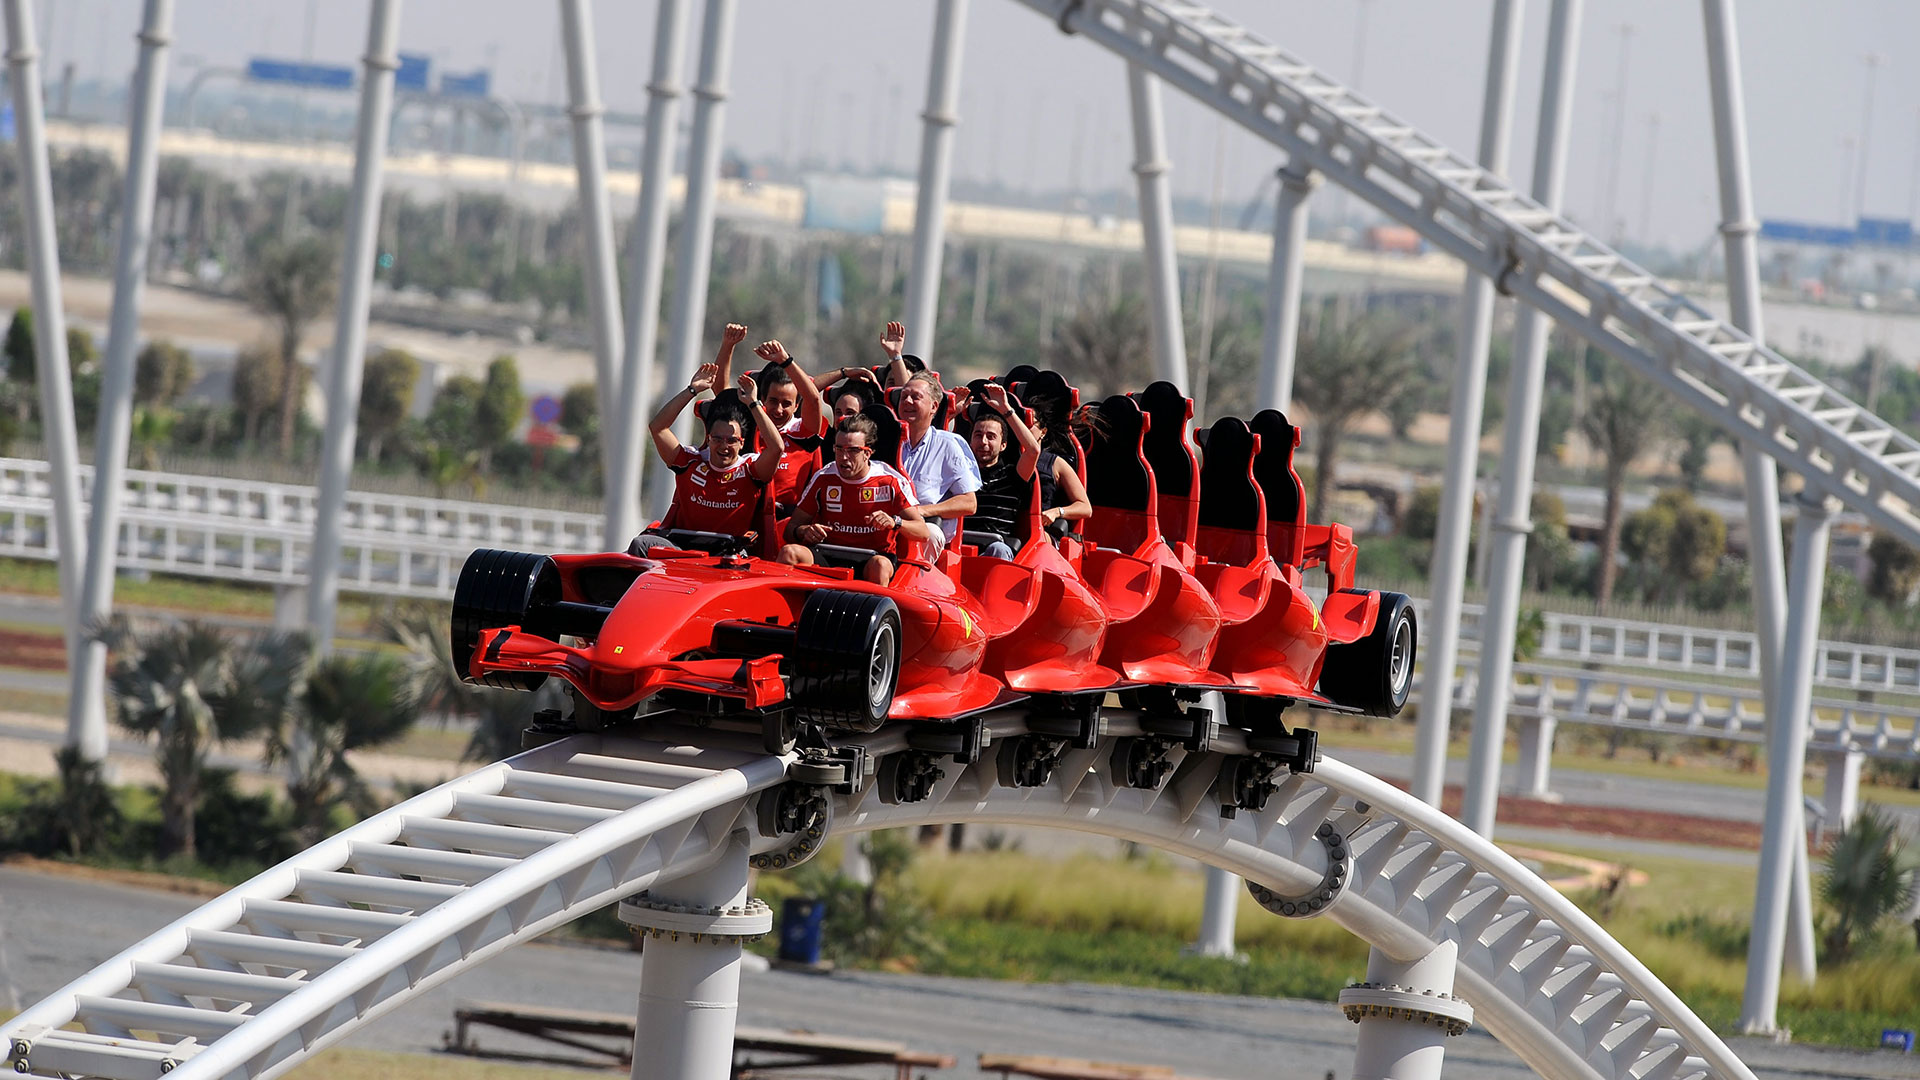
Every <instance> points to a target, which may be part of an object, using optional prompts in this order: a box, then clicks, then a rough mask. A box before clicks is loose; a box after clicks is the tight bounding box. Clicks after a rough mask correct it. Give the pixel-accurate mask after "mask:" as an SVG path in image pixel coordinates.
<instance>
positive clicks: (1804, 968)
mask: <svg viewBox="0 0 1920 1080" xmlns="http://www.w3.org/2000/svg"><path fill="white" fill-rule="evenodd" d="M1700 6H1701V13H1702V15H1703V17H1704V21H1705V26H1706V43H1707V84H1708V87H1709V90H1710V97H1711V100H1712V103H1713V134H1714V161H1715V166H1716V168H1717V171H1718V173H1719V177H1720V240H1721V248H1722V251H1723V254H1724V256H1725V258H1726V276H1727V321H1729V322H1731V323H1732V324H1733V325H1734V326H1736V327H1739V328H1740V329H1741V330H1744V331H1746V332H1747V334H1748V335H1749V336H1750V337H1752V338H1753V340H1754V341H1757V342H1765V341H1766V340H1767V331H1766V320H1765V317H1764V315H1763V309H1762V304H1761V293H1760V257H1759V253H1758V252H1757V251H1756V250H1755V245H1754V235H1755V234H1756V233H1758V232H1759V231H1760V223H1759V221H1757V220H1755V218H1754V216H1753V185H1752V182H1751V179H1750V171H1749V168H1748V161H1747V110H1746V95H1745V93H1744V92H1743V90H1742V88H1741V78H1740V45H1739V34H1738V31H1737V26H1738V24H1737V23H1736V22H1735V19H1734V12H1733V3H1732V0H1701V5H1700ZM1740 468H1741V472H1742V474H1743V475H1744V477H1745V486H1746V499H1747V563H1748V566H1749V567H1750V569H1751V575H1750V576H1751V577H1752V580H1753V613H1754V624H1755V637H1756V638H1757V639H1758V641H1759V654H1760V655H1759V660H1760V665H1759V666H1760V685H1762V686H1764V687H1766V688H1767V694H1766V699H1767V705H1766V711H1767V714H1768V719H1769V721H1771V720H1772V718H1773V717H1774V716H1776V715H1778V713H1779V711H1780V699H1779V696H1778V690H1777V687H1778V686H1779V680H1780V647H1781V645H1780V643H1781V637H1782V634H1783V627H1782V624H1783V622H1784V615H1783V612H1784V610H1785V608H1786V602H1787V599H1786V594H1787V580H1786V556H1785V554H1784V553H1783V552H1782V551H1781V549H1780V469H1779V467H1778V466H1777V465H1775V464H1774V463H1773V459H1772V458H1769V457H1768V456H1767V455H1766V454H1765V453H1764V452H1763V451H1762V450H1761V449H1760V448H1759V447H1757V446H1755V445H1753V444H1752V443H1749V442H1742V443H1741V444H1740ZM1804 818H1805V815H1804V813H1802V814H1801V816H1800V820H1799V821H1797V822H1796V823H1795V824H1794V825H1793V826H1792V828H1793V829H1794V830H1795V831H1796V832H1799V833H1804V832H1805V831H1806V829H1805V820H1804ZM1795 853H1796V854H1795V857H1794V871H1793V872H1794V875H1795V876H1796V877H1797V878H1799V879H1800V880H1798V881H1796V882H1795V884H1794V888H1793V902H1792V903H1791V904H1789V907H1788V916H1787V940H1788V948H1787V969H1788V970H1789V971H1791V972H1793V974H1794V975H1795V976H1796V977H1797V978H1799V979H1801V980H1802V981H1807V982H1810V981H1812V979H1813V977H1814V948H1813V911H1812V904H1811V903H1810V901H1809V897H1810V893H1811V889H1810V887H1809V883H1808V882H1807V880H1806V877H1807V872H1808V870H1807V858H1806V851H1805V848H1804V845H1802V846H1801V847H1799V848H1796V849H1795Z"/></svg>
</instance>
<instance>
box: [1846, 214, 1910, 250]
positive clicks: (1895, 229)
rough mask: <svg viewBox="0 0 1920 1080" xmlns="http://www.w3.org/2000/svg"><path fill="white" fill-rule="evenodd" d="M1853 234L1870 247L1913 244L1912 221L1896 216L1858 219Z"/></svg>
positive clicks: (1907, 245)
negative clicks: (1858, 221)
mask: <svg viewBox="0 0 1920 1080" xmlns="http://www.w3.org/2000/svg"><path fill="white" fill-rule="evenodd" d="M1853 232H1854V236H1855V237H1856V238H1858V239H1859V241H1860V242H1861V243H1863V244H1866V245H1868V246H1870V247H1891V248H1907V247H1912V246H1913V222H1911V221H1901V220H1900V219H1898V218H1867V217H1863V218H1861V219H1860V223H1859V224H1858V225H1857V226H1855V227H1854V230H1853Z"/></svg>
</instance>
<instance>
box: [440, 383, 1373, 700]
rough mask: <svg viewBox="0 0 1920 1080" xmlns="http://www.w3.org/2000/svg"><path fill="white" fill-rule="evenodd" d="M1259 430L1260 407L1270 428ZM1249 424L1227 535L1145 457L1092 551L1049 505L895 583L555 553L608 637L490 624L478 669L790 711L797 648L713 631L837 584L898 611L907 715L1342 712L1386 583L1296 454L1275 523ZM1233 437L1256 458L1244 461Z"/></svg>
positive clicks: (727, 563) (1193, 486) (784, 620)
mask: <svg viewBox="0 0 1920 1080" xmlns="http://www.w3.org/2000/svg"><path fill="white" fill-rule="evenodd" d="M1272 415H1274V416H1276V417H1277V416H1278V414H1277V413H1276V414H1272ZM1233 423H1234V424H1238V423H1239V422H1238V421H1233ZM1259 424H1260V420H1259V418H1256V424H1255V430H1258V428H1259ZM1279 424H1280V425H1282V427H1281V428H1279V429H1273V428H1271V425H1270V434H1269V436H1268V437H1269V439H1271V438H1273V437H1274V435H1273V434H1272V432H1273V431H1276V430H1277V431H1281V432H1284V435H1283V436H1282V437H1285V438H1288V439H1289V440H1290V441H1293V442H1295V443H1297V438H1298V436H1297V432H1295V431H1294V430H1293V429H1292V428H1290V427H1285V426H1284V425H1285V420H1284V418H1280V419H1279ZM1145 427H1146V419H1145V417H1142V418H1141V421H1140V429H1141V430H1142V431H1144V430H1145ZM1248 430H1249V429H1248V428H1247V426H1246V425H1244V424H1241V425H1239V427H1238V429H1237V432H1238V434H1236V433H1235V432H1228V433H1227V434H1226V435H1222V434H1220V431H1221V425H1218V424H1217V425H1215V428H1214V429H1213V432H1214V435H1213V438H1214V439H1215V440H1216V441H1215V443H1214V444H1211V445H1215V446H1217V447H1218V448H1219V454H1218V455H1217V456H1218V459H1219V461H1220V462H1222V463H1223V464H1222V465H1221V466H1220V468H1221V469H1223V470H1226V472H1225V474H1224V475H1222V476H1219V477H1216V478H1213V479H1212V480H1211V483H1212V484H1214V485H1216V486H1215V487H1214V488H1211V489H1210V490H1224V489H1226V488H1228V487H1230V486H1231V485H1233V484H1235V483H1239V482H1244V483H1245V485H1246V487H1247V488H1248V489H1250V490H1251V493H1252V495H1251V498H1252V502H1251V504H1247V505H1250V506H1251V507H1252V510H1251V511H1246V510H1245V509H1244V507H1243V512H1242V513H1241V516H1240V517H1238V518H1235V519H1233V521H1234V524H1233V525H1232V526H1230V527H1228V526H1220V525H1218V524H1212V525H1210V524H1208V523H1207V522H1208V520H1209V515H1207V514H1203V513H1202V511H1201V507H1200V506H1199V503H1198V500H1196V499H1190V498H1186V497H1181V496H1173V497H1167V498H1164V499H1159V498H1156V497H1155V492H1154V485H1153V483H1152V470H1151V469H1148V468H1147V465H1146V461H1145V459H1144V458H1142V459H1140V461H1139V465H1140V468H1141V471H1142V473H1143V474H1144V475H1145V477H1146V478H1147V479H1146V490H1145V498H1144V500H1142V501H1143V502H1144V506H1143V507H1141V506H1136V508H1134V509H1113V508H1107V507H1100V506H1099V505H1098V504H1097V503H1096V512H1095V516H1094V518H1093V519H1092V520H1090V521H1088V522H1087V523H1086V528H1085V542H1082V541H1081V540H1079V539H1068V540H1064V541H1062V542H1061V543H1060V544H1059V546H1058V547H1056V546H1055V545H1054V544H1053V543H1051V542H1049V541H1048V540H1047V539H1046V538H1045V535H1044V532H1043V531H1042V530H1041V529H1040V528H1039V524H1038V523H1039V518H1038V502H1037V497H1036V502H1035V506H1034V511H1033V515H1032V517H1031V519H1030V524H1031V526H1032V527H1031V528H1030V529H1029V533H1028V535H1029V536H1031V537H1033V539H1030V540H1029V541H1028V542H1026V543H1025V544H1024V545H1023V546H1022V547H1021V548H1020V550H1019V552H1018V553H1017V554H1016V556H1015V557H1014V558H1013V559H1011V560H1003V559H993V558H988V557H985V556H981V555H978V554H975V553H974V552H973V550H972V549H971V548H964V549H960V550H953V549H949V550H947V551H945V552H943V553H942V555H941V556H940V557H939V558H938V559H937V560H929V559H928V558H927V557H926V554H925V552H924V551H920V550H911V551H910V552H909V554H908V555H907V557H906V558H904V559H902V560H901V562H900V566H899V568H898V570H897V571H896V573H895V575H894V579H893V582H892V583H891V584H889V585H886V586H879V585H873V584H869V583H866V582H863V581H859V580H855V579H854V577H853V575H852V573H851V572H850V571H847V570H842V569H834V568H829V567H815V566H809V567H793V566H782V565H779V564H776V563H773V562H769V561H766V560H763V559H759V558H750V557H746V556H737V555H735V556H712V555H704V554H699V553H694V552H675V551H671V550H666V551H662V550H661V549H655V550H654V552H652V553H651V557H650V558H645V559H642V558H635V557H632V556H628V555H624V554H604V555H555V556H553V557H552V559H553V563H554V565H555V566H556V567H557V569H558V572H559V577H560V595H561V600H562V601H564V602H570V603H573V604H582V605H593V604H599V605H603V606H605V605H609V604H610V606H611V613H610V614H609V615H608V616H607V617H606V619H605V622H604V625H602V626H601V627H600V629H599V631H598V633H597V635H596V636H595V637H594V638H592V639H591V640H576V643H573V644H568V643H563V642H562V641H558V640H554V639H553V638H550V637H547V636H543V635H542V634H539V633H533V632H529V631H528V630H526V629H524V628H522V627H517V626H508V627H503V628H498V629H489V630H483V631H481V632H480V635H479V639H478V642H477V647H476V648H475V650H474V653H473V659H472V662H471V664H470V670H469V671H468V672H466V674H467V675H469V676H472V677H475V678H478V677H480V676H483V675H486V674H488V673H535V672H538V673H546V674H549V675H554V676H557V677H559V678H561V679H564V680H565V681H567V682H568V683H571V684H572V685H573V686H575V687H576V688H578V689H579V691H580V692H581V694H582V695H583V696H584V697H585V698H586V699H587V700H589V701H591V702H592V703H593V704H594V705H595V706H598V707H599V708H601V709H604V710H609V711H618V710H622V709H626V708H629V707H631V706H633V705H635V704H636V703H638V702H640V701H642V700H643V699H645V698H648V697H650V696H652V695H653V694H654V693H656V692H658V691H661V690H666V689H674V690H683V691H691V692H694V693H699V694H706V695H716V696H720V697H725V698H730V699H736V700H738V701H740V702H742V703H743V704H744V705H745V706H747V707H749V708H754V709H769V708H777V707H779V706H781V705H782V704H783V703H784V702H785V701H786V699H787V684H786V677H785V674H784V673H783V672H782V670H781V659H782V658H781V656H779V655H778V654H774V655H764V656H757V657H752V656H750V657H745V658H742V657H739V656H737V655H735V656H716V655H714V652H713V649H714V642H715V628H716V626H718V625H719V624H720V623H722V622H728V621H740V622H747V623H758V624H763V625H771V626H774V627H781V628H792V627H794V626H795V625H796V623H797V622H798V620H799V617H800V613H801V611H802V609H803V608H804V607H805V605H806V601H807V597H808V594H809V593H811V592H812V591H813V590H816V589H821V588H830V589H836V590H844V591H850V592H870V593H872V592H877V593H882V594H885V595H887V596H890V597H892V599H893V600H894V602H895V604H896V606H897V607H898V609H899V612H900V618H901V649H900V664H899V668H898V671H899V674H898V679H897V684H896V688H895V692H894V697H893V702H892V706H891V710H890V715H891V716H892V717H893V718H895V719H948V718H953V717H958V716H963V715H966V714H969V713H973V712H978V711H981V710H984V709H989V708H993V707H996V706H999V705H1003V704H1008V703H1010V702H1012V701H1015V700H1018V699H1019V698H1020V697H1022V696H1025V695H1032V694H1077V693H1103V692H1105V691H1108V690H1114V689H1121V688H1125V687H1129V686H1139V685H1161V686H1176V687H1185V688H1199V689H1218V690H1222V691H1225V692H1228V693H1237V694H1246V695H1252V696H1256V697H1263V698H1281V699H1301V700H1307V701H1312V702H1316V703H1325V699H1323V698H1321V697H1319V696H1318V695H1317V693H1316V685H1317V683H1318V681H1319V677H1320V668H1321V665H1322V663H1323V662H1324V659H1325V656H1326V650H1327V647H1328V646H1329V645H1330V644H1339V643H1345V642H1353V641H1357V640H1359V639H1360V638H1362V637H1365V636H1366V635H1367V634H1368V633H1370V632H1371V631H1372V630H1373V626H1374V621H1375V617H1376V615H1377V614H1378V612H1379V610H1380V594H1379V593H1377V592H1361V591H1357V590H1352V589H1351V586H1352V584H1353V571H1354V565H1353V563H1354V559H1353V556H1354V545H1353V540H1352V534H1351V532H1350V531H1349V530H1347V529H1346V527H1344V526H1340V525H1326V526H1315V525H1308V524H1306V523H1305V522H1304V520H1303V518H1302V516H1301V515H1300V514H1299V512H1298V506H1297V503H1298V499H1297V495H1298V485H1299V479H1298V477H1297V476H1294V475H1293V474H1292V468H1291V460H1290V459H1291V450H1292V446H1286V447H1285V448H1284V449H1285V450H1286V451H1287V452H1286V454H1285V455H1284V458H1285V460H1283V461H1281V462H1280V466H1281V468H1283V469H1284V471H1283V472H1278V473H1271V474H1270V475H1269V476H1267V477H1266V478H1265V482H1266V483H1267V484H1269V485H1270V486H1273V485H1286V484H1288V483H1289V482H1290V483H1291V485H1292V487H1293V494H1294V495H1295V496H1296V498H1295V499H1294V500H1293V501H1291V502H1288V503H1287V504H1286V505H1287V506H1290V507H1293V509H1291V510H1286V511H1283V512H1280V513H1279V514H1277V515H1276V516H1275V517H1274V518H1273V519H1271V520H1269V517H1268V511H1269V507H1268V504H1267V503H1266V501H1265V499H1264V497H1263V496H1262V495H1261V493H1260V485H1259V484H1258V483H1255V482H1254V468H1255V467H1254V465H1253V464H1252V461H1253V455H1256V454H1257V453H1258V450H1259V447H1260V445H1261V444H1260V439H1261V436H1259V435H1257V434H1248ZM1182 437H1183V439H1184V434H1183V436H1182ZM1236 438H1237V439H1239V440H1240V442H1239V443H1238V444H1232V443H1231V442H1230V440H1231V439H1236ZM1135 445H1136V446H1137V445H1138V443H1136V444H1135ZM1230 445H1237V446H1238V447H1239V449H1240V451H1241V452H1242V453H1244V454H1245V455H1246V456H1245V457H1243V458H1233V457H1232V455H1231V453H1230V451H1229V447H1230ZM1230 459H1231V460H1230ZM1187 460H1188V461H1189V462H1191V460H1192V459H1191V457H1190V456H1189V457H1188V459H1187ZM1213 468H1214V466H1212V465H1210V466H1209V469H1210V470H1211V469H1213ZM1190 479H1191V480H1192V481H1193V482H1192V483H1189V484H1187V485H1184V486H1181V487H1180V488H1179V490H1181V491H1197V490H1199V488H1198V481H1199V479H1200V473H1199V471H1198V469H1197V467H1195V469H1194V472H1193V474H1192V476H1191V477H1190ZM1212 518H1213V520H1216V521H1217V520H1223V519H1221V518H1220V516H1219V515H1217V514H1215V515H1212ZM919 546H920V545H918V544H917V543H914V544H910V547H911V548H914V549H917V548H919ZM1316 567H1324V568H1325V570H1326V573H1327V579H1328V582H1327V583H1328V597H1327V600H1326V602H1325V604H1324V606H1323V607H1316V606H1315V604H1314V602H1313V600H1312V599H1311V598H1310V597H1309V596H1308V595H1307V594H1306V592H1305V591H1304V589H1303V588H1302V572H1303V571H1304V570H1307V569H1312V568H1316ZM629 580H630V584H628V582H629ZM616 598H617V599H616ZM561 636H565V635H561Z"/></svg>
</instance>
